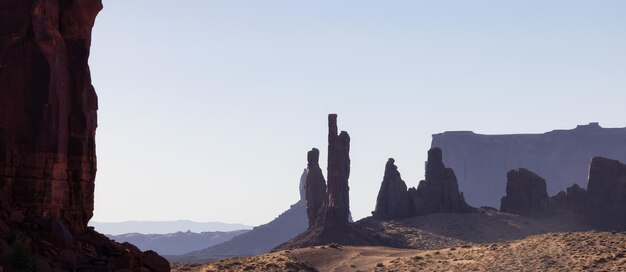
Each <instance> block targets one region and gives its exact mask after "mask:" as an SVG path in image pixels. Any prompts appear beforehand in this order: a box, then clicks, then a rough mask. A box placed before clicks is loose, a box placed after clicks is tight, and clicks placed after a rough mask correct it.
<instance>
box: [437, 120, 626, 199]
mask: <svg viewBox="0 0 626 272" xmlns="http://www.w3.org/2000/svg"><path fill="white" fill-rule="evenodd" d="M431 146H432V147H440V148H441V149H442V151H443V155H444V162H445V164H446V165H447V166H448V167H451V168H452V169H454V172H455V173H456V175H457V178H458V182H459V188H460V190H461V191H463V193H464V194H465V197H466V200H467V201H468V203H469V204H470V205H472V206H483V205H486V206H492V207H498V205H500V198H501V197H502V196H503V195H504V194H505V189H506V183H504V182H503V177H504V175H505V174H506V173H507V172H508V171H509V170H511V169H516V168H520V167H522V168H526V169H532V170H533V172H535V173H537V174H538V175H539V176H541V177H543V178H545V179H546V180H547V181H548V184H547V191H548V194H549V195H555V194H556V193H558V192H559V191H561V190H564V189H565V188H567V187H570V186H572V185H574V184H579V185H580V186H581V187H583V188H585V187H586V184H587V177H588V171H589V162H590V160H591V158H593V157H597V156H601V157H605V158H612V159H616V160H620V161H622V162H625V161H626V128H602V127H600V126H599V125H598V123H591V124H589V125H582V126H578V127H577V128H575V129H570V130H555V131H551V132H547V133H543V134H511V135H483V134H476V133H473V132H470V131H450V132H444V133H440V134H434V135H433V138H432V144H431Z"/></svg>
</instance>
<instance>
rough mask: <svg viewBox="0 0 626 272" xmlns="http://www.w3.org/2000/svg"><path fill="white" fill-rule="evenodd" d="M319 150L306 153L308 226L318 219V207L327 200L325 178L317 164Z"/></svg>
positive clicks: (305, 185) (314, 149) (305, 184)
mask: <svg viewBox="0 0 626 272" xmlns="http://www.w3.org/2000/svg"><path fill="white" fill-rule="evenodd" d="M319 159H320V151H319V150H318V149H317V148H313V149H311V151H309V152H308V153H307V161H308V164H307V175H306V179H305V182H304V188H305V191H306V193H305V198H306V202H307V205H306V213H307V217H308V219H309V227H311V226H313V225H315V224H316V223H317V222H318V221H319V217H320V209H321V208H322V206H323V205H324V202H325V201H327V199H328V197H327V194H326V180H324V174H322V169H321V168H320V165H319Z"/></svg>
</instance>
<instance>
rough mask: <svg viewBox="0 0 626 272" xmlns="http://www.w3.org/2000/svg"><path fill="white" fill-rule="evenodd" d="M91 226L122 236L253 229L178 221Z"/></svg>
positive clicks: (100, 230) (249, 227)
mask: <svg viewBox="0 0 626 272" xmlns="http://www.w3.org/2000/svg"><path fill="white" fill-rule="evenodd" d="M89 226H93V227H95V228H96V231H98V232H100V233H104V234H108V235H121V234H127V233H142V234H168V233H176V232H179V231H191V232H196V233H202V232H216V231H224V232H229V231H235V230H246V229H248V230H249V229H252V226H247V225H242V224H229V223H222V222H194V221H189V220H176V221H123V222H94V221H91V222H89Z"/></svg>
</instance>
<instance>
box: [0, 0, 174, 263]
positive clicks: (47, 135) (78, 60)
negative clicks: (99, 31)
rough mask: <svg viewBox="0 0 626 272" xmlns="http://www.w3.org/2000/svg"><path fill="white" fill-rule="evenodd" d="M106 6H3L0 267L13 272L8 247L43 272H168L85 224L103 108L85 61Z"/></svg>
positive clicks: (4, 1)
mask: <svg viewBox="0 0 626 272" xmlns="http://www.w3.org/2000/svg"><path fill="white" fill-rule="evenodd" d="M101 9H102V2H101V1H100V0H73V1H65V0H23V1H22V0H20V1H14V0H13V1H12V0H0V209H1V210H2V211H1V212H0V232H1V233H2V235H0V236H1V238H0V249H2V250H0V255H1V254H4V255H2V258H0V259H1V260H0V265H1V266H3V267H5V268H7V269H8V270H10V271H13V270H25V269H27V268H24V267H11V266H12V265H13V266H15V264H11V263H8V264H5V263H4V262H5V261H6V258H4V257H6V256H5V255H6V253H7V251H6V248H5V247H4V246H5V245H8V244H13V245H14V246H18V245H20V246H23V247H24V250H25V251H26V253H25V254H27V255H28V254H30V255H28V257H29V258H30V257H32V256H37V260H36V262H37V264H38V269H40V270H42V271H51V270H55V271H76V270H88V271H93V270H99V269H103V268H107V267H108V268H119V269H123V268H126V269H133V270H140V269H146V268H147V269H152V270H153V271H168V270H169V263H168V262H167V261H166V260H165V259H163V258H162V257H160V256H158V255H156V254H153V253H150V252H147V253H142V252H141V251H135V250H131V249H129V248H130V247H126V246H124V245H120V244H117V243H114V242H112V241H111V240H109V239H108V238H106V237H105V236H104V235H101V234H98V233H97V232H95V231H93V230H92V229H90V228H88V227H87V222H89V220H90V219H91V217H92V215H93V208H94V184H95V183H94V180H95V175H96V147H95V132H96V126H97V118H96V111H97V109H98V99H97V96H96V92H95V90H94V88H93V86H92V85H91V76H90V71H89V66H88V58H89V53H90V46H91V29H92V27H93V25H94V22H95V19H96V15H97V14H98V12H99V11H100V10H101ZM16 234H17V235H16ZM33 258H35V257H33ZM28 261H31V260H28ZM33 262H34V260H33Z"/></svg>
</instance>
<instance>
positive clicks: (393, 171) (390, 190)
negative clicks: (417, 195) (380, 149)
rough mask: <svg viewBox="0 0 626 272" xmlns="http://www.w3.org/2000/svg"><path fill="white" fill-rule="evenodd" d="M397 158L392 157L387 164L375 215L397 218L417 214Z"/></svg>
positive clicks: (373, 213)
mask: <svg viewBox="0 0 626 272" xmlns="http://www.w3.org/2000/svg"><path fill="white" fill-rule="evenodd" d="M394 163H395V160H394V159H392V158H390V159H389V160H387V164H386V165H385V175H384V177H383V182H382V184H381V185H380V191H378V197H377V198H376V208H375V209H374V211H373V212H372V215H373V216H375V217H380V218H385V219H396V218H405V217H411V216H413V215H414V214H415V212H414V211H413V203H412V202H411V198H410V197H409V193H408V191H407V186H406V183H405V182H404V181H403V180H402V178H401V177H400V172H398V167H397V166H396V165H395V164H394Z"/></svg>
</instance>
